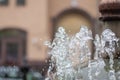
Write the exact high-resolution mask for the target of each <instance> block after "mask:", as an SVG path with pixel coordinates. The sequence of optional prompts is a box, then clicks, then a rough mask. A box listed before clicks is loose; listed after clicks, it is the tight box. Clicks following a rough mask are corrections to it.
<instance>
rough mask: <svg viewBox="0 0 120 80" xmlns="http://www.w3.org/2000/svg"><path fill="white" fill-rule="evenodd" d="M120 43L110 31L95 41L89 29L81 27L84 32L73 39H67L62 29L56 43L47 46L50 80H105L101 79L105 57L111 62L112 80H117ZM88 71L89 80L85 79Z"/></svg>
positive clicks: (110, 75) (47, 42) (97, 36)
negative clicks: (49, 58)
mask: <svg viewBox="0 0 120 80" xmlns="http://www.w3.org/2000/svg"><path fill="white" fill-rule="evenodd" d="M118 40H119V39H118V38H117V37H116V36H115V34H114V33H113V32H112V31H111V30H110V29H106V30H104V31H103V32H102V34H101V35H100V36H99V35H98V34H96V36H95V39H94V40H93V37H92V32H91V30H89V29H88V28H87V27H86V26H81V29H80V31H79V32H78V33H76V34H75V35H74V36H72V37H69V36H68V35H67V33H66V32H65V29H64V28H63V27H59V29H58V31H57V33H56V34H55V38H54V40H53V42H52V43H51V42H49V41H46V42H45V45H47V46H48V47H49V48H50V51H49V55H50V56H51V61H50V66H49V69H48V77H47V78H46V80H105V79H98V77H99V75H100V74H101V70H102V69H104V66H105V62H104V59H103V57H102V55H106V54H107V55H108V56H109V58H110V59H109V64H110V70H109V74H108V76H109V80H116V77H115V70H114V68H113V65H114V61H113V59H114V53H115V48H116V45H117V42H118ZM92 41H93V43H94V45H95V53H94V54H95V56H94V59H91V56H92V52H91V47H90V43H92ZM87 66H88V67H87ZM85 67H87V68H88V70H87V71H88V79H84V78H83V76H84V74H83V68H85ZM94 70H95V72H93V71H94Z"/></svg>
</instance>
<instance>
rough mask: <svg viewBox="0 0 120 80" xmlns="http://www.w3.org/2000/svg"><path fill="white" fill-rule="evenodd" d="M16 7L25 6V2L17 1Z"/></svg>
mask: <svg viewBox="0 0 120 80" xmlns="http://www.w3.org/2000/svg"><path fill="white" fill-rule="evenodd" d="M17 5H18V6H22V5H25V0H17Z"/></svg>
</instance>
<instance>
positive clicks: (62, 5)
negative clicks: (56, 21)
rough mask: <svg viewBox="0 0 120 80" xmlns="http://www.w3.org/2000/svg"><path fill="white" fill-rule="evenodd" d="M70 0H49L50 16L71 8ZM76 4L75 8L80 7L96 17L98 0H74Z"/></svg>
mask: <svg viewBox="0 0 120 80" xmlns="http://www.w3.org/2000/svg"><path fill="white" fill-rule="evenodd" d="M71 1H72V0H49V3H50V4H49V12H50V16H51V17H54V16H56V15H58V14H59V13H60V12H62V11H63V10H66V9H68V8H72V6H71ZM76 1H77V2H78V5H77V7H76V8H79V9H82V10H84V11H86V12H87V13H89V14H90V15H91V16H92V17H94V18H97V17H98V1H99V0H90V1H88V0H76Z"/></svg>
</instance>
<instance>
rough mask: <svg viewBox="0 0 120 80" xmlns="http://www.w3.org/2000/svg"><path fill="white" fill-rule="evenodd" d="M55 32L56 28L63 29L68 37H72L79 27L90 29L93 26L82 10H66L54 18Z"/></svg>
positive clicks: (90, 19)
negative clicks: (83, 26)
mask: <svg viewBox="0 0 120 80" xmlns="http://www.w3.org/2000/svg"><path fill="white" fill-rule="evenodd" d="M54 24H55V25H54V26H55V31H56V29H57V28H58V27H60V26H62V27H64V28H65V30H66V32H67V33H68V34H69V35H74V34H75V33H77V32H78V31H79V30H80V26H81V25H85V26H88V28H90V29H91V26H92V25H93V20H92V18H91V17H90V16H89V15H88V14H87V13H86V12H85V11H83V10H79V9H68V10H65V11H63V12H62V13H60V14H59V15H58V16H57V17H56V18H55V23H54Z"/></svg>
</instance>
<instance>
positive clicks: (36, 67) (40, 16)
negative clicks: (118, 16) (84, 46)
mask: <svg viewBox="0 0 120 80" xmlns="http://www.w3.org/2000/svg"><path fill="white" fill-rule="evenodd" d="M99 2H100V0H89V1H88V0H0V66H1V67H0V80H7V79H3V78H6V77H7V78H10V77H12V79H11V80H14V79H13V77H16V78H22V77H23V78H24V80H37V78H36V79H33V78H32V77H38V76H39V77H40V75H41V76H44V77H45V76H46V72H47V68H48V60H49V57H48V54H47V50H48V49H47V47H46V46H44V42H45V41H48V40H50V41H52V39H53V37H54V34H55V32H56V30H57V28H58V27H60V26H63V27H64V28H65V29H66V32H67V33H68V34H69V35H74V34H75V33H76V32H78V31H79V30H80V26H81V25H85V26H88V28H89V29H91V30H92V31H93V34H95V33H100V31H101V29H102V27H101V26H100V24H99V23H98V22H99V21H98V18H99V16H100V14H99V10H98V5H99ZM11 66H12V67H11ZM13 66H14V67H13ZM7 71H9V72H10V71H11V72H10V74H11V75H10V74H8V72H7ZM3 73H4V74H3ZM1 74H2V75H1ZM15 74H19V75H15ZM26 75H27V78H26V77H25V76H26ZM18 80H19V79H18ZM21 80H22V79H21ZM38 80H42V79H40V78H39V79H38Z"/></svg>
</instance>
